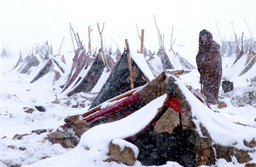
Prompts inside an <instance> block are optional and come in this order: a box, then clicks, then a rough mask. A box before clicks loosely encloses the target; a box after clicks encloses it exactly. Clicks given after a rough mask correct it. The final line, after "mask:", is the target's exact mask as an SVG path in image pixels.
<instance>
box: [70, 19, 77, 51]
mask: <svg viewBox="0 0 256 167" xmlns="http://www.w3.org/2000/svg"><path fill="white" fill-rule="evenodd" d="M69 31H70V36H71V41H72V44H73V49H74V53H75V52H76V47H75V44H74V39H73V35H72V30H71V23H70V28H69Z"/></svg>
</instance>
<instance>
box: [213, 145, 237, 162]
mask: <svg viewBox="0 0 256 167" xmlns="http://www.w3.org/2000/svg"><path fill="white" fill-rule="evenodd" d="M214 148H215V149H216V158H217V159H220V158H223V159H225V160H226V161H227V162H231V161H232V158H231V157H232V156H233V155H234V153H233V152H234V148H233V147H224V146H221V145H219V144H216V145H214Z"/></svg>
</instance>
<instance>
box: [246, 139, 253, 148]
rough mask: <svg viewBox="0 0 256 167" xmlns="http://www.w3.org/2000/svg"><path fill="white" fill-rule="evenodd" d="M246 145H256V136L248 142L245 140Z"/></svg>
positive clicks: (251, 146)
mask: <svg viewBox="0 0 256 167" xmlns="http://www.w3.org/2000/svg"><path fill="white" fill-rule="evenodd" d="M244 145H245V146H247V147H250V148H253V147H256V141H255V138H253V139H252V140H251V141H250V142H247V141H246V140H244Z"/></svg>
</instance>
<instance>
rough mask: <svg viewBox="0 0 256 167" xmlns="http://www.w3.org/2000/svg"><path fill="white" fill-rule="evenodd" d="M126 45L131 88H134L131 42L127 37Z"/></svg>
mask: <svg viewBox="0 0 256 167" xmlns="http://www.w3.org/2000/svg"><path fill="white" fill-rule="evenodd" d="M125 46H126V49H127V60H128V67H129V73H130V75H129V78H130V81H131V89H134V84H133V78H132V63H131V57H130V48H129V43H128V39H125Z"/></svg>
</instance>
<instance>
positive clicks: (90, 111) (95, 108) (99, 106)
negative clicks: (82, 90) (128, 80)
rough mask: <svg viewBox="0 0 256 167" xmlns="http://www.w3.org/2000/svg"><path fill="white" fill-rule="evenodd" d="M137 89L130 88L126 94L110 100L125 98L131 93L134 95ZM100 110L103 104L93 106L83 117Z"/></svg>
mask: <svg viewBox="0 0 256 167" xmlns="http://www.w3.org/2000/svg"><path fill="white" fill-rule="evenodd" d="M136 90H137V89H133V90H130V91H128V92H126V93H124V94H121V95H120V96H117V97H114V98H113V99H110V100H109V102H113V101H117V100H120V99H123V98H125V97H127V96H130V95H132V94H133V93H134V92H135V91H136ZM99 110H101V105H98V106H96V107H94V108H92V109H91V110H89V111H88V112H86V113H84V114H82V116H83V117H87V116H89V115H91V114H93V113H95V112H96V111H99Z"/></svg>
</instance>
